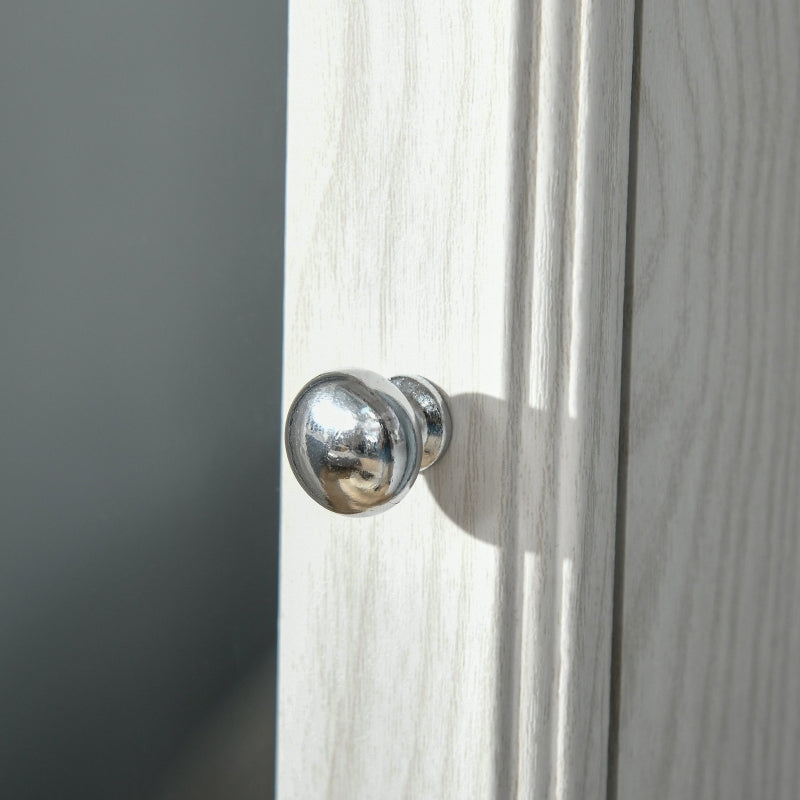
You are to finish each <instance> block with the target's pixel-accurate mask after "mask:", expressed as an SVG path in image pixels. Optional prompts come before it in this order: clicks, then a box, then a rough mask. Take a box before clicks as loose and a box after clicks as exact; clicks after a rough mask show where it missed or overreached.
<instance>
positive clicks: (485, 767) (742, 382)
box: [278, 0, 800, 798]
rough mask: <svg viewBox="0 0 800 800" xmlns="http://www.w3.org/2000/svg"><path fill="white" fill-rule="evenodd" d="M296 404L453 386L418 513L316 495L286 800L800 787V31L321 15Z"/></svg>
mask: <svg viewBox="0 0 800 800" xmlns="http://www.w3.org/2000/svg"><path fill="white" fill-rule="evenodd" d="M289 31H290V33H289V52H290V56H289V92H288V109H289V113H288V151H287V152H288V155H287V231H286V296H285V331H284V335H285V368H284V369H285V372H284V393H285V394H284V398H285V403H284V404H285V406H286V405H288V403H289V402H290V401H291V399H292V397H293V396H294V394H295V393H296V392H297V390H298V389H299V388H300V386H301V385H302V384H303V383H304V382H305V381H306V380H307V379H308V378H310V377H312V376H313V375H315V374H317V373H320V372H324V371H327V370H330V369H335V368H340V367H362V368H367V369H372V370H375V371H376V372H379V373H382V374H385V375H391V374H414V373H420V374H423V375H425V376H427V377H429V378H431V379H432V380H434V381H436V382H437V383H439V384H440V385H441V386H442V387H443V388H444V389H445V390H446V391H447V392H448V393H449V394H450V397H451V411H452V414H453V421H454V430H455V433H454V439H453V444H452V447H451V450H450V452H449V453H448V454H447V455H446V457H445V458H444V459H443V461H442V463H441V464H440V465H437V467H436V468H435V469H434V470H432V471H431V473H430V477H422V478H420V480H419V481H418V483H419V485H418V486H416V487H415V488H414V490H413V491H412V493H411V495H410V496H409V497H408V498H406V499H405V500H404V501H403V502H402V503H401V504H400V505H399V506H397V507H396V508H393V509H392V510H390V511H389V512H388V513H386V514H382V515H379V516H375V517H370V518H366V519H352V518H343V517H337V516H335V515H332V514H330V513H329V512H326V511H325V510H323V509H322V508H320V507H318V506H316V505H315V504H314V503H313V502H312V501H311V500H309V499H308V498H307V497H306V496H305V495H304V494H303V493H302V491H301V490H300V488H299V487H298V486H297V485H296V483H295V482H294V479H293V478H292V476H291V473H290V471H289V470H288V468H285V469H284V471H283V481H282V495H281V497H282V544H281V599H280V606H281V611H280V645H279V651H280V655H279V720H278V733H279V737H278V738H279V743H278V795H279V797H281V798H313V797H330V798H362V797H363V798H373V797H381V798H393V797H397V798H406V797H407V798H430V797H457V798H472V797H474V798H486V797H492V798H505V797H534V796H535V797H547V796H552V797H559V798H584V797H587V798H588V797H602V796H609V797H612V798H613V797H619V798H626V797H651V796H652V797H654V796H659V797H666V796H669V797H685V796H692V797H712V796H726V797H732V796H741V797H752V796H763V797H793V796H796V794H797V785H798V784H797V782H798V780H799V779H800V772H798V766H797V764H798V759H797V758H796V756H797V755H798V753H797V750H798V741H800V739H799V738H798V737H800V713H798V711H799V710H800V677H799V676H800V614H799V613H798V611H799V610H800V582H799V581H798V580H796V578H795V575H796V573H797V572H798V568H800V554H799V553H798V547H797V538H798V534H797V527H798V508H800V505H799V504H798V501H797V499H796V498H797V484H798V475H800V466H799V465H798V457H800V423H798V415H797V405H798V403H797V396H798V388H799V387H798V377H797V364H796V356H797V351H798V341H799V337H798V323H797V312H798V304H799V303H800V264H798V258H799V257H800V234H799V233H798V231H800V218H798V217H799V216H800V212H799V211H798V204H797V190H798V187H800V174H798V159H797V141H796V139H797V130H798V122H799V121H800V117H799V115H800V100H799V99H798V95H799V93H798V87H800V64H799V63H798V60H797V50H798V44H800V28H798V11H797V8H796V6H795V5H794V4H793V3H792V2H790V0H775V2H773V3H771V4H766V5H759V6H758V7H755V6H751V4H749V3H746V2H745V0H732V2H729V3H727V4H725V5H719V4H715V3H711V2H706V1H705V0H704V1H703V2H700V3H697V4H694V5H692V6H688V5H685V4H677V5H675V6H674V7H673V6H672V5H670V4H664V7H660V6H657V5H656V4H653V3H650V2H644V3H640V4H639V5H638V6H635V4H634V2H632V0H599V2H594V3H588V2H582V3H580V2H575V3H570V2H568V3H563V2H560V0H541V2H536V3H525V2H521V3H515V4H507V3H499V2H487V3H477V2H474V3H473V2H469V3H463V2H460V0H458V1H457V0H445V2H442V3H437V4H430V3H423V2H417V1H416V0H413V1H412V2H408V3H404V4H396V5H393V4H385V5H384V4H381V5H377V4H352V3H346V2H344V0H329V2H326V3H321V2H311V0H298V2H296V3H293V4H292V7H291V9H290V29H289Z"/></svg>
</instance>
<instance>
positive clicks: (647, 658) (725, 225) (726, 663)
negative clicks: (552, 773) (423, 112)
mask: <svg viewBox="0 0 800 800" xmlns="http://www.w3.org/2000/svg"><path fill="white" fill-rule="evenodd" d="M641 12H642V14H641V19H640V37H641V38H640V46H639V48H638V51H639V53H640V59H641V64H640V88H639V91H638V98H639V103H638V137H637V138H636V142H638V148H637V149H636V154H635V164H636V180H635V182H634V184H633V186H634V188H635V193H634V194H632V196H631V202H632V204H633V206H634V207H633V209H632V212H633V215H632V222H633V226H632V233H633V237H632V239H631V241H630V242H629V244H630V247H631V253H632V256H633V260H632V265H631V270H630V272H629V274H628V278H627V288H628V295H629V297H630V300H631V309H632V315H631V317H630V320H629V326H628V328H627V331H626V340H627V344H628V348H629V353H628V363H627V364H626V370H625V371H626V373H627V382H626V395H627V396H628V401H627V403H626V404H627V405H628V406H629V412H628V416H629V427H628V428H627V430H628V441H627V446H626V447H624V448H623V454H622V458H623V461H625V462H626V464H625V465H626V470H624V471H623V473H622V474H626V475H627V491H626V492H622V493H621V511H623V512H624V522H625V524H624V537H623V538H621V540H620V546H619V549H618V553H617V558H618V562H619V564H620V566H622V565H623V564H624V571H623V572H622V573H621V575H624V580H623V581H622V582H621V584H620V586H621V591H620V592H619V593H618V595H619V596H618V601H619V602H618V604H617V611H616V614H615V616H616V617H617V620H618V622H619V623H620V625H619V628H618V630H617V640H616V642H617V647H616V651H617V656H618V659H617V663H616V666H615V670H618V671H619V679H618V681H617V682H616V689H615V708H616V709H617V710H618V743H617V744H618V746H617V747H612V751H614V750H615V751H616V754H617V755H616V758H615V759H612V765H611V769H612V782H611V783H612V786H613V785H616V790H617V791H616V796H617V797H619V798H639V797H668V798H672V797H675V798H678V797H680V798H698V799H699V798H787V800H789V798H797V797H800V576H799V575H798V574H799V573H800V197H798V193H799V192H800V56H799V55H798V53H800V5H798V3H797V0H769V2H752V0H726V2H712V0H694V2H691V3H684V2H681V3H672V2H664V3H661V2H651V0H645V2H644V3H643V4H642V7H641ZM637 27H639V26H637ZM634 113H636V109H634ZM623 544H624V547H623ZM616 727H617V726H616V725H614V726H613V728H612V730H615V729H616ZM614 735H615V734H614V733H612V736H614ZM612 797H613V794H612Z"/></svg>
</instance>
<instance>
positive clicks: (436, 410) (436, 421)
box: [390, 375, 453, 472]
mask: <svg viewBox="0 0 800 800" xmlns="http://www.w3.org/2000/svg"><path fill="white" fill-rule="evenodd" d="M390 380H391V382H392V383H393V384H394V385H395V386H396V387H397V388H398V389H399V390H400V391H401V392H402V393H403V394H404V395H405V396H406V397H407V398H408V400H409V402H410V403H411V407H412V408H413V409H414V414H415V415H416V417H417V419H418V420H419V423H420V424H419V429H420V431H421V433H422V462H421V463H420V467H419V469H420V472H423V471H424V470H426V469H428V467H430V466H432V465H433V464H435V463H436V462H437V461H438V460H439V459H440V458H441V457H442V456H443V455H444V453H445V451H446V450H447V446H448V445H449V444H450V438H451V436H452V430H453V424H452V421H451V418H450V410H449V409H448V407H447V399H446V398H445V394H444V392H443V391H442V390H441V389H440V388H439V387H438V386H436V384H434V383H431V381H429V380H428V379H427V378H423V377H422V376H421V375H396V376H395V377H394V378H390Z"/></svg>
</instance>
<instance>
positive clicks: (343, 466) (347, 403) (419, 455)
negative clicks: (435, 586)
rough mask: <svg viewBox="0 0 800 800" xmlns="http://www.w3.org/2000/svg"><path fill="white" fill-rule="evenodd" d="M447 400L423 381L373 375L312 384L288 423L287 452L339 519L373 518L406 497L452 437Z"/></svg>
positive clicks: (328, 376)
mask: <svg viewBox="0 0 800 800" xmlns="http://www.w3.org/2000/svg"><path fill="white" fill-rule="evenodd" d="M451 430H452V426H451V422H450V413H449V411H448V409H447V402H446V400H445V398H444V395H443V393H442V392H441V391H440V390H439V389H438V388H437V387H436V386H434V385H433V384H432V383H431V382H430V381H428V380H426V379H425V378H420V377H408V376H404V375H401V376H398V377H396V378H392V379H391V380H387V379H386V378H383V377H381V376H380V375H377V374H376V373H374V372H368V371H367V370H351V371H349V372H326V373H325V374H324V375H319V376H317V377H316V378H314V380H312V381H309V383H307V384H306V385H305V386H304V387H303V388H302V389H301V390H300V393H299V394H298V395H297V397H296V398H295V400H294V402H293V403H292V405H291V408H290V409H289V414H288V416H287V418H286V431H285V442H286V453H287V455H288V456H289V464H290V465H291V467H292V471H293V472H294V474H295V477H296V478H297V480H298V481H299V482H300V485H301V486H302V487H303V488H304V489H305V490H306V492H307V493H308V494H309V495H310V496H311V497H312V498H313V499H314V500H316V501H317V502H318V503H319V504H320V505H322V506H325V508H328V509H330V510H331V511H335V512H336V513H337V514H358V515H360V516H367V515H369V514H377V513H378V512H380V511H385V510H386V509H387V508H389V507H390V506H393V505H394V504H395V503H397V502H399V501H400V500H402V499H403V497H405V495H406V493H407V492H408V490H409V489H410V488H411V486H412V485H413V483H414V481H415V480H416V478H417V475H418V474H419V473H420V472H421V471H422V470H424V469H427V468H428V467H430V466H431V465H432V464H434V463H435V462H436V461H437V460H438V459H439V458H441V456H442V454H443V453H444V451H445V450H446V449H447V445H448V443H449V440H450V436H451Z"/></svg>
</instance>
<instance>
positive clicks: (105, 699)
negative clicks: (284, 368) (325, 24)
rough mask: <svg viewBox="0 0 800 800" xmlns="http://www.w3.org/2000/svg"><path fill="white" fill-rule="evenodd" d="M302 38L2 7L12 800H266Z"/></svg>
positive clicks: (1, 691) (164, 5)
mask: <svg viewBox="0 0 800 800" xmlns="http://www.w3.org/2000/svg"><path fill="white" fill-rule="evenodd" d="M285 31H286V9H285V7H284V4H283V3H281V2H275V1H274V0H229V1H228V2H225V3H219V2H212V1H211V0H207V1H206V0H202V1H201V0H187V1H186V2H181V3H175V2H164V0H140V1H139V2H136V3H131V2H119V1H118V0H73V1H72V2H69V3H65V2H62V1H61V0H50V2H37V1H36V0H24V1H23V0H20V1H19V2H6V3H4V4H2V6H1V7H0V797H9V798H11V797H13V798H26V799H27V798H54V797H59V798H73V797H74V798H83V799H87V798H109V797H113V798H127V797H150V796H154V794H155V793H157V792H158V791H162V790H161V789H159V788H158V787H164V786H167V787H168V788H167V789H164V791H166V792H167V793H168V794H169V795H170V796H173V797H178V796H182V795H185V796H193V797H197V796H199V795H198V794H197V793H196V791H198V790H197V789H196V788H195V789H194V790H193V789H190V788H187V789H185V790H184V789H182V788H181V787H184V786H191V783H192V772H193V769H194V768H193V766H192V760H193V758H195V756H193V755H192V754H193V753H194V754H199V755H197V758H200V759H201V760H202V761H203V763H204V765H205V766H204V767H203V769H205V775H204V778H203V781H201V783H203V784H205V785H211V784H213V782H214V780H215V779H218V783H219V785H218V786H217V787H216V789H215V791H217V792H218V793H217V794H216V796H218V797H220V796H224V797H226V798H229V800H237V798H238V797H244V796H248V797H250V796H253V797H257V796H258V797H264V796H265V794H264V792H265V791H266V789H265V787H266V786H268V785H269V780H270V779H271V777H270V776H271V773H270V765H269V760H270V759H271V757H272V755H271V742H270V741H269V736H270V735H271V730H272V719H271V717H270V716H269V715H270V703H271V697H272V692H273V682H272V679H271V677H270V676H271V672H270V667H269V665H270V663H271V662H270V651H271V649H272V648H273V647H274V637H275V615H276V609H275V604H276V590H275V586H276V580H277V566H276V559H277V530H276V526H277V483H278V477H277V465H278V447H279V427H280V422H279V419H278V415H279V384H280V331H281V294H282V238H283V170H284V160H283V154H284V137H285V133H284V130H285V124H284V120H285V100H284V97H285V56H286V32H285ZM264 676H266V677H264ZM253 685H257V686H258V687H259V688H258V689H257V690H255V691H254V693H253V695H252V697H253V698H255V700H254V703H255V705H253V704H251V703H249V702H248V701H247V699H246V697H247V687H248V686H253ZM231 698H233V700H231ZM231 704H233V706H231ZM229 707H236V708H238V709H239V711H237V712H231V713H228V712H227V711H226V709H227V708H229ZM243 708H246V709H248V711H247V714H249V717H248V721H247V723H246V725H245V726H244V727H245V728H247V731H249V733H245V734H241V731H239V733H237V732H236V731H235V730H234V729H235V728H236V727H237V725H239V722H238V720H240V719H241V713H240V712H241V709H243ZM226 726H228V728H230V731H228V728H226ZM248 726H249V727H248ZM239 727H241V726H239ZM228 733H230V735H228ZM237 735H241V736H242V737H243V738H241V739H239V740H237V739H236V736H237ZM248 736H250V737H251V740H248V739H247V737H248ZM197 742H200V744H197ZM234 742H238V744H237V745H236V746H235V747H234V746H233V745H232V744H229V743H234ZM215 743H216V744H215ZM240 745H241V746H240ZM226 746H227V747H228V752H227V754H226V753H223V754H222V755H220V753H221V752H222V751H223V750H224V749H225V747H226ZM247 748H249V750H248V749H247ZM237 758H238V759H239V761H238V762H237V763H230V760H231V759H233V760H234V761H235V760H236V759H237ZM215 759H217V760H216V761H215ZM226 759H228V760H227V761H226ZM215 763H217V765H218V767H219V770H220V774H218V775H216V776H215V775H213V774H211V773H210V772H209V770H211V769H212V767H211V766H209V765H212V766H213V764H215ZM176 764H177V765H179V767H176V766H175V765H176ZM176 769H177V770H178V772H179V773H180V776H181V777H179V778H175V775H176ZM225 771H228V772H229V775H228V777H224V776H223V775H222V773H223V772H225ZM231 776H235V777H231ZM228 779H230V780H231V781H233V782H238V783H236V785H237V786H238V787H239V788H238V789H237V793H232V791H233V790H231V789H230V788H229V789H224V788H223V787H224V786H225V781H227V780H228ZM231 785H233V783H231Z"/></svg>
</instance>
